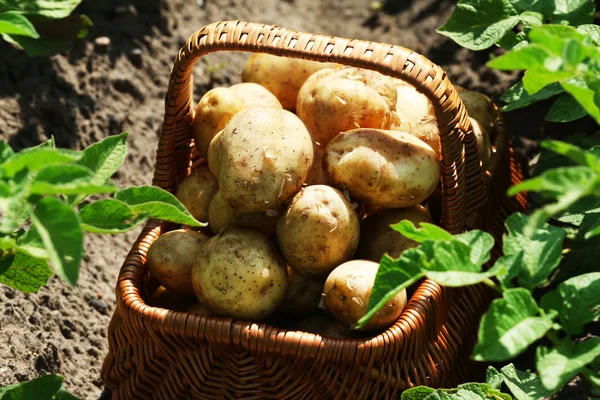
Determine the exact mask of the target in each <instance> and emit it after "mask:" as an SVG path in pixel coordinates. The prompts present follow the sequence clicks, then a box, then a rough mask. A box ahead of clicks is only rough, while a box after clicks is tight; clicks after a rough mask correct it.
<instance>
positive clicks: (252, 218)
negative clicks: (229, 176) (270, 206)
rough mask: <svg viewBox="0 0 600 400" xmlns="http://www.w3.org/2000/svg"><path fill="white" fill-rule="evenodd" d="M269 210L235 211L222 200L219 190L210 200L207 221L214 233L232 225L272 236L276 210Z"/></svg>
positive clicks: (275, 222) (276, 214) (275, 221)
mask: <svg viewBox="0 0 600 400" xmlns="http://www.w3.org/2000/svg"><path fill="white" fill-rule="evenodd" d="M269 211H270V212H269V213H266V212H254V213H236V212H235V210H234V209H233V208H231V206H230V205H229V204H227V202H226V201H225V200H223V196H221V192H217V194H215V195H214V197H213V199H212V201H211V202H210V209H209V211H208V221H209V225H210V227H211V229H212V230H213V232H214V233H219V232H220V231H221V229H223V228H226V227H228V226H234V227H238V228H249V229H254V230H256V231H259V232H261V233H263V234H265V235H266V236H268V237H272V236H275V227H276V226H277V217H278V212H277V211H275V210H269Z"/></svg>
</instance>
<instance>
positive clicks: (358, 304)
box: [324, 260, 406, 331]
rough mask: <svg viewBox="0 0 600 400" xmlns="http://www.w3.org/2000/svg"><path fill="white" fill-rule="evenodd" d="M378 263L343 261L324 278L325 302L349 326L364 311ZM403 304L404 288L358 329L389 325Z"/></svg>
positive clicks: (404, 303)
mask: <svg viewBox="0 0 600 400" xmlns="http://www.w3.org/2000/svg"><path fill="white" fill-rule="evenodd" d="M378 268H379V264H378V263H376V262H372V261H366V260H352V261H348V262H345V263H344V264H342V265H340V266H339V267H337V268H336V269H334V270H333V271H332V272H331V274H329V276H328V277H327V280H326V281H325V290H324V293H325V304H326V306H327V309H328V310H329V312H331V314H332V315H333V316H334V317H335V318H336V319H337V320H338V321H340V322H341V323H343V324H344V325H345V326H348V327H351V326H352V325H354V324H356V323H357V322H358V320H359V319H361V318H362V317H363V316H364V315H365V314H366V313H367V307H368V305H369V298H370V297H371V291H372V290H373V284H374V283H375V277H376V276H377V270H378ZM405 305H406V290H404V289H403V290H402V291H400V292H399V293H398V294H396V295H395V296H394V297H393V298H392V299H391V300H390V301H389V302H388V303H386V305H385V306H384V307H383V308H382V309H381V310H379V311H378V312H377V313H376V314H375V315H374V316H373V318H371V320H370V321H369V322H368V323H367V324H366V325H365V326H364V327H363V328H361V329H360V330H361V331H373V330H380V329H385V328H387V327H389V326H390V325H392V324H393V323H394V322H395V321H396V320H397V319H398V317H399V316H400V314H401V313H402V310H403V309H404V306H405Z"/></svg>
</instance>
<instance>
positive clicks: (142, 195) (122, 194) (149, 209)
mask: <svg viewBox="0 0 600 400" xmlns="http://www.w3.org/2000/svg"><path fill="white" fill-rule="evenodd" d="M114 197H115V199H117V200H121V201H122V202H124V203H126V204H128V205H129V206H130V207H131V209H132V210H133V211H134V212H135V213H137V214H147V215H148V217H149V218H153V219H159V220H164V221H170V222H175V223H179V224H185V225H189V226H206V225H207V224H206V223H202V222H199V221H197V220H196V219H195V218H194V217H192V215H191V214H190V212H189V211H188V210H187V209H186V208H185V206H184V205H183V204H181V203H180V202H179V200H177V198H176V197H175V196H173V195H172V194H171V193H169V192H167V191H165V190H163V189H160V188H158V187H156V186H137V187H130V188H127V189H123V190H121V191H118V192H117V193H115V196H114Z"/></svg>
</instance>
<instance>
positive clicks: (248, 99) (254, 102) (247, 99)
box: [229, 82, 282, 108]
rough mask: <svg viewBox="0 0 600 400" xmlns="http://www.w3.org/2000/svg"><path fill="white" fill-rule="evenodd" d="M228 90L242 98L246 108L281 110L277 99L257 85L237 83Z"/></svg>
mask: <svg viewBox="0 0 600 400" xmlns="http://www.w3.org/2000/svg"><path fill="white" fill-rule="evenodd" d="M229 90H231V91H233V92H234V93H235V94H237V95H238V96H240V97H241V98H242V100H243V102H244V106H245V107H246V108H267V107H272V108H282V107H281V103H280V102H279V100H278V99H277V97H275V95H274V94H273V93H271V92H269V91H268V90H267V89H266V88H265V87H264V86H261V85H259V84H258V83H252V82H247V83H238V84H236V85H233V86H230V87H229Z"/></svg>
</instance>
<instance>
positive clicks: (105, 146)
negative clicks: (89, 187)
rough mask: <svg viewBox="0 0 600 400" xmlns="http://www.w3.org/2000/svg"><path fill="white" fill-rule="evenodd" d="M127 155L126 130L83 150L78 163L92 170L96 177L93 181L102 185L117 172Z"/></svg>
mask: <svg viewBox="0 0 600 400" xmlns="http://www.w3.org/2000/svg"><path fill="white" fill-rule="evenodd" d="M126 155H127V132H124V133H121V134H120V135H116V136H109V137H107V138H105V139H103V140H101V141H99V142H98V143H94V144H92V145H91V146H89V147H88V148H86V149H85V150H83V152H82V157H81V159H80V160H79V161H78V162H77V164H79V165H82V166H84V167H87V168H89V169H90V170H92V172H93V173H94V177H93V179H92V180H91V182H92V183H96V184H98V185H102V184H104V183H105V182H106V181H107V180H108V179H109V178H110V177H111V176H113V175H114V173H115V172H117V170H118V169H119V167H120V166H121V165H122V164H123V161H125V156H126Z"/></svg>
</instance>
